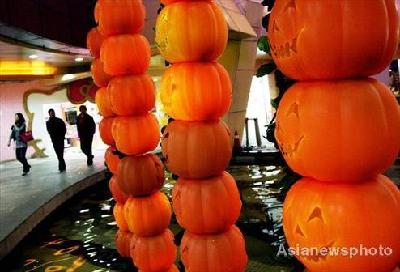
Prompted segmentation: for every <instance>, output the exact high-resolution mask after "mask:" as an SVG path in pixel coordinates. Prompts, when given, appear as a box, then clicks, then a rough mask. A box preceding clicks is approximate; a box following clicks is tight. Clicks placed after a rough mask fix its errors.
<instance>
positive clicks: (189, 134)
mask: <svg viewBox="0 0 400 272" xmlns="http://www.w3.org/2000/svg"><path fill="white" fill-rule="evenodd" d="M162 152H163V155H164V158H165V164H166V166H167V167H168V169H169V170H170V171H171V172H173V173H174V174H176V175H178V176H181V177H185V178H191V179H202V178H207V177H211V176H215V175H219V174H221V173H222V172H223V171H224V169H225V168H226V167H227V166H228V164H229V161H230V159H231V156H232V143H231V137H230V132H229V129H228V127H227V126H226V124H225V123H223V122H222V121H209V122H184V121H174V122H172V123H170V124H169V125H168V126H167V128H166V129H165V131H164V135H163V140H162Z"/></svg>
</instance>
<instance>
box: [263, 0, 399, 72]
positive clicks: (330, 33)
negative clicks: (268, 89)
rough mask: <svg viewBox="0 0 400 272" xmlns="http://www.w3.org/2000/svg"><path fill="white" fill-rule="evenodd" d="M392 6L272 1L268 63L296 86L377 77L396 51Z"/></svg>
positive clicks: (357, 0)
mask: <svg viewBox="0 0 400 272" xmlns="http://www.w3.org/2000/svg"><path fill="white" fill-rule="evenodd" d="M395 2H396V1H395V0H386V1H369V2H368V5H366V4H365V3H366V2H365V1H363V0H354V1H346V0H337V1H321V0H313V1H312V2H310V1H309V0H297V1H276V4H275V6H274V8H273V10H272V13H271V17H270V23H269V29H268V38H269V41H270V44H271V52H272V57H273V59H274V61H275V63H276V64H277V66H278V67H279V69H280V70H282V72H283V73H284V74H285V75H287V76H289V77H291V78H294V79H299V80H306V79H333V78H355V77H366V76H370V75H374V74H377V73H379V72H381V71H382V70H384V68H385V67H387V66H388V65H389V64H390V62H391V60H392V57H393V55H394V53H395V50H396V45H397V38H398V34H399V32H398V31H399V30H398V27H399V18H398V14H397V11H396V5H395ZM310 6H312V7H313V8H311V9H310ZM288 18H290V19H288ZM371 22H373V23H371ZM365 26H368V27H365ZM315 37H318V38H317V39H316V38H315ZM316 56H318V57H316Z"/></svg>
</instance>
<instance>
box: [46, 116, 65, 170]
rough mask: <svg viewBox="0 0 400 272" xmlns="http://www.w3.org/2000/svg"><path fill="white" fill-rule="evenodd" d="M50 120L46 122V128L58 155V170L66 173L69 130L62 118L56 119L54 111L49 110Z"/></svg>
mask: <svg viewBox="0 0 400 272" xmlns="http://www.w3.org/2000/svg"><path fill="white" fill-rule="evenodd" d="M49 116H50V118H49V120H48V121H47V122H46V128H47V131H48V132H49V135H50V138H51V141H52V142H53V148H54V151H55V152H56V154H57V159H58V170H59V171H60V172H64V171H65V169H66V165H65V160H64V139H65V134H66V133H67V128H66V126H65V123H64V121H63V120H62V119H61V118H58V117H56V114H55V112H54V110H53V109H49Z"/></svg>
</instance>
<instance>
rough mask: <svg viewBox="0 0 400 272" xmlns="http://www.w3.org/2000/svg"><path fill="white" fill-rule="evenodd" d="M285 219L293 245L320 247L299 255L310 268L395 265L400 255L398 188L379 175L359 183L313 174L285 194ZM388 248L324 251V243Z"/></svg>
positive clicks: (369, 270)
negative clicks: (331, 253) (374, 251)
mask: <svg viewBox="0 0 400 272" xmlns="http://www.w3.org/2000/svg"><path fill="white" fill-rule="evenodd" d="M283 223H284V230H285V234H286V238H287V240H288V242H289V245H291V246H292V247H293V248H296V247H297V246H299V247H300V248H316V249H318V251H320V252H321V254H320V255H318V254H317V255H313V256H305V255H301V254H300V255H299V256H296V257H298V258H299V259H300V260H301V262H302V263H304V264H305V266H306V267H307V268H308V269H309V270H311V271H324V272H337V271H341V272H354V271H363V272H364V271H365V272H373V271H392V270H393V269H394V268H395V267H396V266H397V264H399V261H400V232H399V231H398V226H399V225H400V191H399V189H398V188H397V187H396V185H394V184H393V182H391V181H390V180H389V179H388V178H387V177H385V176H382V175H379V176H377V177H376V178H373V179H370V180H365V181H364V182H362V183H360V184H351V183H340V182H335V183H326V182H320V181H316V180H313V179H310V178H303V179H302V180H300V181H299V182H297V183H296V184H295V185H294V186H293V187H292V188H291V190H290V191H289V193H288V194H287V197H286V200H285V203H284V209H283ZM360 245H362V246H363V247H365V248H368V249H369V248H376V249H378V250H379V248H380V247H383V248H390V252H391V254H390V255H385V254H383V253H382V255H381V254H376V255H372V254H371V255H365V254H364V255H362V254H357V255H354V256H352V257H351V258H350V257H349V255H343V254H338V255H335V256H329V255H325V256H324V255H323V252H322V250H321V249H322V248H327V249H331V248H344V249H351V248H357V249H359V248H360Z"/></svg>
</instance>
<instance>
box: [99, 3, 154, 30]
mask: <svg viewBox="0 0 400 272" xmlns="http://www.w3.org/2000/svg"><path fill="white" fill-rule="evenodd" d="M145 16H146V12H145V8H144V5H143V3H142V0H113V1H110V0H99V1H98V10H97V18H98V21H99V27H98V28H99V31H100V32H101V33H102V34H103V35H104V36H111V35H118V34H127V33H139V32H141V31H142V29H143V26H144V18H145Z"/></svg>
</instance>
